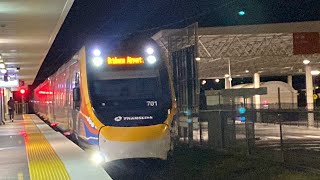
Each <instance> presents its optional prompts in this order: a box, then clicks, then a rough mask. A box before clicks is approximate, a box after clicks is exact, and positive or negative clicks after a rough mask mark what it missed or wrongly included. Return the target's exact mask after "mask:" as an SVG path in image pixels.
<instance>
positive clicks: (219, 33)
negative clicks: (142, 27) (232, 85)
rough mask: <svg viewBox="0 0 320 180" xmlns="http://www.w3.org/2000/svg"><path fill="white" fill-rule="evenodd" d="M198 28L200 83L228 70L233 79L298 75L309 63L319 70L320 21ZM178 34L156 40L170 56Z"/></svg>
mask: <svg viewBox="0 0 320 180" xmlns="http://www.w3.org/2000/svg"><path fill="white" fill-rule="evenodd" d="M196 28H197V29H196V30H195V31H194V32H195V33H196V35H195V37H197V38H196V39H197V40H195V41H197V43H196V44H197V52H198V60H199V58H200V60H199V78H200V79H211V78H212V79H215V78H224V77H225V75H226V74H229V67H230V72H231V73H230V74H231V76H232V77H233V78H237V77H252V76H253V73H260V74H261V76H285V75H299V74H304V66H305V65H304V64H303V60H306V59H307V60H309V61H310V65H311V67H312V70H320V39H319V32H320V21H308V22H297V23H278V24H262V25H246V26H229V27H196ZM179 31H183V29H172V30H162V31H160V32H158V33H157V34H155V35H154V36H153V39H155V40H156V41H157V42H158V43H159V44H160V45H161V46H162V48H163V51H164V52H167V53H168V52H170V46H169V45H168V42H169V39H171V40H172V39H174V38H175V37H174V36H175V34H176V33H177V32H179ZM189 36H190V35H189ZM176 40H178V39H176ZM182 41H184V40H183V38H182V39H181V42H180V43H184V42H182ZM184 46H186V47H187V46H188V45H184ZM171 52H172V51H171ZM168 57H169V56H168Z"/></svg>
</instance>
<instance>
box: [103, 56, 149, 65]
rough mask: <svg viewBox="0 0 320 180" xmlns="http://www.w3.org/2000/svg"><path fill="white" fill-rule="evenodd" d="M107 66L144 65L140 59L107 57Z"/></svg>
mask: <svg viewBox="0 0 320 180" xmlns="http://www.w3.org/2000/svg"><path fill="white" fill-rule="evenodd" d="M107 64H108V65H134V64H144V60H143V58H142V57H131V56H127V57H108V58H107Z"/></svg>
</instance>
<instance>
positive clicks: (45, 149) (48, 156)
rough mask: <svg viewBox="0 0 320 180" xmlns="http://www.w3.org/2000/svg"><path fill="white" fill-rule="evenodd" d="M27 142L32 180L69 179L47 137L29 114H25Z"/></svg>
mask: <svg viewBox="0 0 320 180" xmlns="http://www.w3.org/2000/svg"><path fill="white" fill-rule="evenodd" d="M23 119H24V124H25V130H26V135H25V144H26V151H27V155H28V164H29V174H30V179H31V180H51V179H52V180H56V179H59V180H60V179H61V180H65V179H66V180H67V179H70V177H69V174H68V172H67V170H66V168H65V166H64V164H63V162H62V161H61V159H60V158H59V156H58V155H57V154H56V152H55V151H54V149H53V148H52V147H51V145H50V144H49V142H48V141H47V139H46V138H45V137H44V135H43V134H42V133H41V132H40V130H39V129H38V128H37V126H36V125H35V124H34V123H33V121H32V120H31V118H30V116H29V115H24V116H23Z"/></svg>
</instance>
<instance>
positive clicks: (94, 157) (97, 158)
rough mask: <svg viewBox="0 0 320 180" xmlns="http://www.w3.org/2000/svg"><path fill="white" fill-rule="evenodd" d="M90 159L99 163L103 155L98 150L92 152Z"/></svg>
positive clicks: (102, 160)
mask: <svg viewBox="0 0 320 180" xmlns="http://www.w3.org/2000/svg"><path fill="white" fill-rule="evenodd" d="M91 160H92V161H93V162H94V163H95V164H97V165H98V164H101V163H103V162H104V161H105V158H104V156H103V154H102V153H100V152H94V153H93V154H92V156H91Z"/></svg>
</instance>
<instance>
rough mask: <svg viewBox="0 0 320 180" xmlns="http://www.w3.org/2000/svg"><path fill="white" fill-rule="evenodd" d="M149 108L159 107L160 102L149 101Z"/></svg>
mask: <svg viewBox="0 0 320 180" xmlns="http://www.w3.org/2000/svg"><path fill="white" fill-rule="evenodd" d="M147 106H158V101H147Z"/></svg>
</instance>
